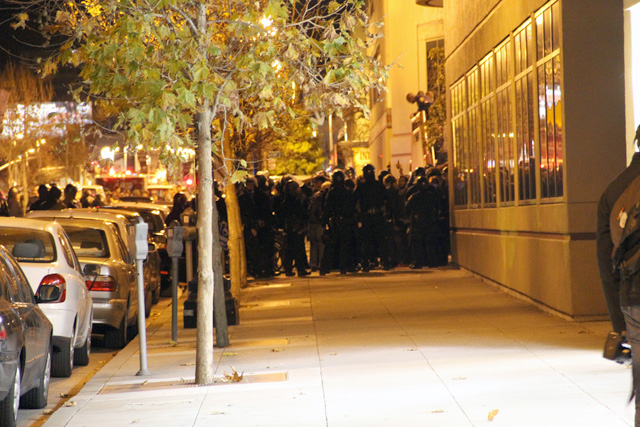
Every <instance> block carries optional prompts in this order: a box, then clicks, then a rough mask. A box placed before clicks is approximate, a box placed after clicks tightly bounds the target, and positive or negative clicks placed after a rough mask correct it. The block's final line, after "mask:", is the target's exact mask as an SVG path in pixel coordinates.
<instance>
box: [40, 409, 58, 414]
mask: <svg viewBox="0 0 640 427" xmlns="http://www.w3.org/2000/svg"><path fill="white" fill-rule="evenodd" d="M54 412H55V411H54V410H53V409H45V410H44V411H42V415H51V414H53V413H54Z"/></svg>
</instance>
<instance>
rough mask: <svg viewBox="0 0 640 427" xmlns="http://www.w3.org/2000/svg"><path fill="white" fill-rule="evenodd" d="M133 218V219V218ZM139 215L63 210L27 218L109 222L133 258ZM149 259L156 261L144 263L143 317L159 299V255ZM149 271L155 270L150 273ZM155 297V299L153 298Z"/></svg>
mask: <svg viewBox="0 0 640 427" xmlns="http://www.w3.org/2000/svg"><path fill="white" fill-rule="evenodd" d="M133 217H135V218H133ZM138 217H140V214H138V213H137V212H128V211H123V212H122V213H119V212H117V211H114V210H100V209H99V208H89V209H63V210H60V211H53V210H52V211H33V212H29V213H28V214H27V218H37V219H88V220H94V221H109V222H111V223H113V224H114V225H115V226H116V228H117V229H118V231H119V232H120V237H121V238H122V240H123V241H124V243H125V245H126V247H127V249H128V250H129V253H130V254H131V255H132V256H133V253H134V250H135V246H134V245H135V231H134V228H133V227H134V226H133V223H136V222H138V221H137V218H138ZM149 256H150V257H153V256H155V257H157V258H158V259H157V260H156V261H155V262H152V263H146V262H145V270H146V271H145V301H144V303H145V316H146V317H149V315H150V314H151V306H152V304H153V301H154V300H155V301H156V302H157V300H158V298H159V297H160V259H159V258H160V255H159V254H157V253H156V250H155V249H154V250H153V251H151V252H150V255H149ZM150 270H155V271H153V272H151V271H150ZM154 296H155V297H154Z"/></svg>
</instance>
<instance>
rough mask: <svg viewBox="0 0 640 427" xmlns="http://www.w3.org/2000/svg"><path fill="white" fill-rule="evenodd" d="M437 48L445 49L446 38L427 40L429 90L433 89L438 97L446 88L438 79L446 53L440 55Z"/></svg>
mask: <svg viewBox="0 0 640 427" xmlns="http://www.w3.org/2000/svg"><path fill="white" fill-rule="evenodd" d="M436 49H440V50H443V51H444V39H438V40H433V41H429V42H427V90H431V91H433V92H434V94H435V96H436V97H437V96H438V95H440V93H441V91H443V90H444V87H441V86H442V83H441V82H440V81H439V79H438V70H439V69H440V65H441V63H442V61H444V55H438V54H437V52H436ZM440 80H442V79H440Z"/></svg>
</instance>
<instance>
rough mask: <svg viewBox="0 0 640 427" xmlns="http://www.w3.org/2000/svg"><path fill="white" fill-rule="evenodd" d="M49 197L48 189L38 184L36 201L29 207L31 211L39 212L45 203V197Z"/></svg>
mask: <svg viewBox="0 0 640 427" xmlns="http://www.w3.org/2000/svg"><path fill="white" fill-rule="evenodd" d="M48 195H49V188H48V187H47V186H46V185H45V184H40V186H39V187H38V200H36V201H35V202H33V204H32V205H31V209H30V210H31V211H40V210H42V209H43V208H44V206H45V205H46V203H47V196H48Z"/></svg>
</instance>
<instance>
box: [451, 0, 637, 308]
mask: <svg viewBox="0 0 640 427" xmlns="http://www.w3.org/2000/svg"><path fill="white" fill-rule="evenodd" d="M461 3H466V2H445V5H444V12H445V41H446V43H445V51H446V58H447V60H446V63H445V66H446V74H447V86H448V88H449V93H448V94H449V96H448V106H447V111H448V119H449V123H450V126H449V127H448V129H447V141H449V143H450V144H451V149H450V168H449V170H450V172H449V178H450V196H451V197H450V199H451V202H452V203H451V204H452V206H451V209H452V211H451V212H452V214H451V225H452V233H451V236H452V254H453V258H454V262H456V263H457V264H459V265H461V266H462V267H464V268H466V269H468V270H470V271H472V272H474V273H477V274H479V275H481V276H483V277H486V278H487V279H488V280H490V281H493V282H495V283H498V284H500V285H502V286H504V287H506V288H508V289H510V290H512V291H514V292H515V293H516V294H519V295H522V296H524V297H526V298H527V299H530V300H532V301H534V302H536V303H539V304H540V305H541V306H543V307H546V308H549V309H551V310H553V311H554V312H556V313H561V314H565V315H568V316H570V317H573V318H589V317H599V316H605V315H606V306H605V304H604V298H603V295H602V291H601V285H600V280H599V275H598V270H597V264H596V259H595V224H596V205H597V202H598V199H599V197H600V195H601V193H602V191H603V190H604V188H605V187H606V185H607V184H608V182H610V181H611V179H613V177H615V176H616V175H617V174H618V173H619V172H620V171H621V170H622V169H623V168H624V166H625V160H626V157H627V154H626V153H627V147H628V141H626V140H625V82H624V80H623V79H622V76H623V75H624V71H625V56H624V50H625V49H624V48H623V46H624V40H625V34H624V31H623V22H624V14H623V10H624V9H625V7H626V6H627V5H623V2H622V0H618V1H616V0H590V1H588V2H585V1H580V0H551V1H549V0H501V1H497V0H496V1H486V2H482V3H477V4H476V7H474V8H469V7H465V6H463V5H462V4H461ZM635 3H640V0H638V1H636V2H635ZM626 9H629V7H626ZM626 13H627V19H626V20H627V26H626V28H627V37H626V38H627V39H628V40H630V39H631V36H635V37H640V35H638V34H633V32H632V31H630V30H629V28H633V27H634V25H633V22H635V21H633V20H636V19H637V20H638V21H639V22H638V23H636V24H635V28H640V7H639V8H638V9H637V11H636V10H634V9H632V10H631V11H627V12H626ZM453 23H455V25H454V24H453ZM636 46H637V48H636V50H638V49H640V43H638V44H636ZM626 50H627V52H631V51H632V50H633V49H632V48H627V49H626ZM631 56H633V55H631ZM634 59H635V58H634ZM627 60H629V58H627ZM635 60H638V61H640V58H638V59H635ZM634 70H640V68H635V69H634ZM627 74H628V67H627ZM639 74H640V73H639ZM637 81H638V82H640V79H638V80H637ZM633 84H634V85H635V84H640V83H636V80H634V81H633ZM626 85H627V87H628V86H630V83H627V84H626ZM627 92H629V91H627ZM636 93H637V91H636ZM627 97H629V94H627ZM638 98H639V99H640V97H638ZM634 101H635V100H634ZM634 105H637V106H638V107H637V108H635V109H634V112H635V113H636V115H637V116H638V117H640V103H635V102H634ZM627 109H628V107H627ZM627 115H628V112H627ZM635 123H640V120H635ZM626 127H627V134H628V129H629V128H630V127H631V128H633V129H635V128H634V126H633V125H631V126H630V125H629V124H628V123H627V125H626Z"/></svg>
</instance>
